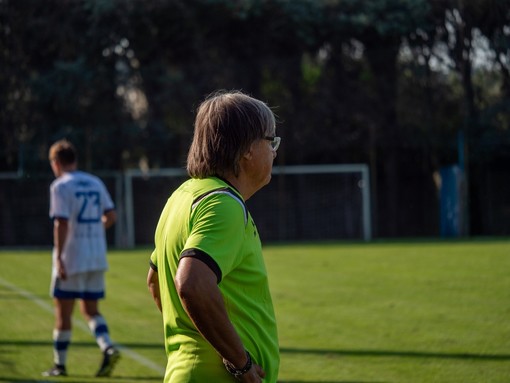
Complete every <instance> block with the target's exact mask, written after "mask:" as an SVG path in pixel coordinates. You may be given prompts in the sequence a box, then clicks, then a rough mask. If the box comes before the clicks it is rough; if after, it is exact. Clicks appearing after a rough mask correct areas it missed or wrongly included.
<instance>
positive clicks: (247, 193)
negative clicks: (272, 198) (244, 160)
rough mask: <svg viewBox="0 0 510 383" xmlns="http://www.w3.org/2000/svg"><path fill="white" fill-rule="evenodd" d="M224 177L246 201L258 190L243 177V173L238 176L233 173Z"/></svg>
mask: <svg viewBox="0 0 510 383" xmlns="http://www.w3.org/2000/svg"><path fill="white" fill-rule="evenodd" d="M222 178H223V179H224V180H226V181H227V182H228V183H230V184H231V185H232V186H233V187H235V188H236V189H237V191H238V192H239V193H240V194H241V196H242V197H243V199H244V200H245V201H247V200H248V199H249V198H250V197H251V196H252V195H253V194H255V192H256V190H254V189H253V188H252V187H250V183H249V182H248V180H247V179H246V177H243V175H242V174H240V175H239V176H237V177H236V176H234V175H233V174H229V175H225V176H223V177H222Z"/></svg>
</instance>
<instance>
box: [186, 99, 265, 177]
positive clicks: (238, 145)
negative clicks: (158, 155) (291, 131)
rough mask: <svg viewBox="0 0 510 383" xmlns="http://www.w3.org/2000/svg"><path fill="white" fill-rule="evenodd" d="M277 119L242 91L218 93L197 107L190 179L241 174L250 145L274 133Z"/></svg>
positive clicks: (189, 170) (262, 103)
mask: <svg viewBox="0 0 510 383" xmlns="http://www.w3.org/2000/svg"><path fill="white" fill-rule="evenodd" d="M274 126H275V116H274V114H273V112H272V110H271V109H270V108H269V107H268V106H267V105H266V104H265V103H264V102H262V101H260V100H257V99H255V98H253V97H250V96H248V95H247V94H245V93H243V92H241V91H230V92H227V91H219V92H215V93H213V94H211V95H209V96H208V97H207V98H206V99H205V101H204V102H202V104H200V106H199V107H198V110H197V116H196V118H195V130H194V134H193V141H192V143H191V146H190V149H189V152H188V161H187V171H188V174H189V175H190V177H193V178H206V177H210V176H220V177H221V176H224V175H226V174H233V175H235V176H237V175H238V174H239V161H240V159H241V157H242V155H243V154H245V153H246V152H247V151H248V150H249V148H250V145H251V144H252V143H253V142H254V141H255V140H258V139H261V138H264V137H265V136H267V135H268V134H271V133H270V132H273V131H274Z"/></svg>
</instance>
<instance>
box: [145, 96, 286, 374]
mask: <svg viewBox="0 0 510 383" xmlns="http://www.w3.org/2000/svg"><path fill="white" fill-rule="evenodd" d="M279 143H280V138H279V137H276V136H275V119H274V115H273V113H272V111H271V110H270V109H269V107H268V106H267V105H266V104H264V103H263V102H261V101H259V100H256V99H254V98H252V97H249V96H247V95H245V94H243V93H241V92H223V93H216V94H214V95H212V96H210V97H209V98H207V99H206V100H205V101H204V102H203V103H202V104H201V105H200V107H199V109H198V113H197V117H196V120H195V132H194V137H193V142H192V144H191V147H190V150H189V153H188V163H187V169H188V173H189V175H190V177H191V179H190V180H188V181H186V182H184V183H183V184H182V185H181V186H180V187H179V188H178V189H177V190H176V191H175V192H174V193H173V194H172V195H171V197H170V198H169V200H168V202H167V204H166V206H165V207H164V209H163V212H162V213H161V217H160V220H159V223H158V226H157V228H156V234H155V249H154V252H153V253H152V255H151V259H150V262H151V267H150V268H149V275H148V277H147V283H148V286H149V290H150V291H151V294H152V296H153V298H154V300H155V302H156V305H157V306H158V308H159V309H160V310H161V312H162V314H163V322H164V334H165V347H166V352H167V355H168V364H167V369H166V374H165V382H171V383H183V382H215V383H221V382H232V381H234V380H235V379H238V380H239V381H242V382H262V381H264V382H269V383H274V382H276V380H277V375H278V367H279V351H278V335H277V328H276V319H275V315H274V310H273V304H272V300H271V295H270V292H269V286H268V280H267V272H266V268H265V265H264V259H263V257H262V248H261V243H260V238H259V236H258V232H257V228H256V226H255V223H254V222H253V219H252V217H251V215H250V213H249V212H248V210H247V208H246V205H245V201H246V200H248V199H249V198H250V197H251V196H252V195H253V194H254V193H255V192H257V191H258V190H259V189H260V188H262V187H263V186H265V185H266V184H267V183H269V181H270V179H271V170H272V164H273V160H274V158H275V157H276V150H277V149H278V145H279Z"/></svg>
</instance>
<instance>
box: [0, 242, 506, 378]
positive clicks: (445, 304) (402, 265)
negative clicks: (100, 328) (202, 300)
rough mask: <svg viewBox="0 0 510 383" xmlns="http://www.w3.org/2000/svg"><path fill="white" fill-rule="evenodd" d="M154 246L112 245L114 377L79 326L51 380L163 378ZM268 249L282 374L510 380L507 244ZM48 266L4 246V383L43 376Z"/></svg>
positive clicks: (106, 310)
mask: <svg viewBox="0 0 510 383" xmlns="http://www.w3.org/2000/svg"><path fill="white" fill-rule="evenodd" d="M149 253H150V250H149V249H145V250H136V251H111V252H110V264H111V271H110V272H108V274H107V284H108V286H107V293H108V296H107V299H106V301H104V302H102V311H103V314H104V315H105V316H106V318H107V319H108V321H109V326H110V331H111V335H112V337H113V339H114V340H115V341H116V342H118V343H120V344H122V345H123V346H124V347H126V348H127V350H125V352H124V355H123V359H122V360H121V362H120V363H119V365H118V367H117V369H116V370H115V373H114V376H113V377H111V378H110V379H109V380H108V379H97V378H93V377H92V375H93V373H94V372H95V371H96V369H97V367H98V365H99V362H100V354H99V352H98V350H97V348H96V346H95V343H94V341H93V340H92V338H91V336H90V335H89V334H88V333H87V332H86V331H84V330H83V329H82V328H81V327H80V325H78V327H77V328H76V329H75V331H74V333H73V344H72V346H71V348H70V351H69V361H68V370H69V373H70V376H69V377H67V378H59V379H54V380H53V381H57V380H58V381H62V382H100V381H110V382H126V383H130V382H138V383H139V382H156V381H161V380H162V379H161V377H162V374H161V371H162V370H163V369H164V366H165V359H166V358H165V355H164V350H163V344H162V340H163V338H162V325H161V320H160V317H159V315H158V311H157V309H156V308H155V306H154V304H153V302H152V300H151V298H150V296H149V293H148V292H147V288H146V285H145V277H146V273H147V267H148V264H147V259H148V256H149ZM265 256H266V263H267V267H268V272H269V275H270V281H271V289H272V293H273V299H274V303H275V308H276V313H277V319H278V323H279V332H280V347H281V356H282V363H281V369H280V378H279V381H280V382H281V383H304V382H329V383H369V382H370V383H382V382H385V383H388V382H391V383H422V382H423V383H432V382H437V383H448V382H459V383H484V382H490V383H498V382H501V383H503V382H505V383H506V382H508V381H509V379H510V378H509V377H510V272H509V271H510V242H507V241H504V240H499V241H498V240H495V241H490V240H486V241H466V242H462V241H459V242H413V243H406V242H389V243H370V244H346V243H344V244H317V245H314V244H301V245H279V246H267V247H265ZM49 273H50V254H49V250H48V251H3V252H0V382H48V381H49V380H48V379H44V380H43V378H42V377H40V372H41V371H43V370H44V369H46V368H48V367H49V366H50V365H51V360H52V350H51V348H52V345H51V331H52V327H53V315H52V313H51V310H49V308H50V307H51V300H50V299H49V297H48V285H49ZM78 321H81V319H80V317H79V314H77V316H76V322H78ZM81 326H82V325H81Z"/></svg>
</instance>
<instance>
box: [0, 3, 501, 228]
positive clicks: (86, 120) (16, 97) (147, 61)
mask: <svg viewBox="0 0 510 383" xmlns="http://www.w3.org/2000/svg"><path fill="white" fill-rule="evenodd" d="M509 9H510V1H509V0H503V1H496V0H477V1H467V0H460V1H458V0H455V1H454V0H448V1H442V0H365V1H358V0H321V1H317V0H293V1H288V0H244V1H231V0H190V1H186V2H184V1H177V0H154V1H150V2H147V1H143V0H130V1H121V0H101V1H97V0H80V1H73V2H64V3H62V2H61V1H58V0H48V1H45V2H44V3H41V2H37V1H32V0H1V1H0V34H1V39H0V60H1V64H0V65H1V67H2V71H1V72H0V89H1V91H0V104H1V105H2V108H1V109H0V116H1V120H0V121H1V123H0V137H1V138H0V140H1V142H2V146H1V147H0V159H1V160H0V171H19V172H20V174H25V175H28V176H36V175H37V174H40V173H41V172H49V168H48V165H47V160H46V156H47V153H46V152H47V149H48V147H49V145H50V144H51V143H52V142H53V141H54V140H55V139H58V138H61V137H64V136H67V137H69V138H71V139H72V140H73V141H75V142H76V143H77V144H78V146H79V150H80V154H81V158H82V166H83V167H85V168H86V169H88V170H103V169H111V170H118V169H126V168H132V167H138V166H140V163H146V164H148V166H150V167H156V168H157V167H172V166H178V167H181V166H183V165H184V161H185V158H186V152H187V149H188V145H189V142H190V139H191V134H192V124H193V114H194V109H195V108H196V107H197V105H198V104H199V102H200V101H201V100H202V99H203V98H204V97H205V96H206V95H207V94H208V93H210V92H212V91H214V90H216V89H220V88H223V89H233V88H235V89H242V90H244V91H246V92H248V93H251V94H252V95H254V96H255V97H259V98H262V99H263V100H265V101H267V102H268V103H269V104H270V105H272V106H274V107H275V111H276V113H277V114H278V116H279V120H280V124H279V125H278V131H279V134H280V135H282V136H283V137H284V140H283V144H282V146H281V149H280V151H279V155H278V157H277V163H278V164H279V165H284V164H298V163H299V164H301V163H338V162H364V163H369V164H370V166H371V168H372V173H373V174H374V180H373V181H374V185H375V186H374V187H376V188H380V190H378V191H377V192H376V193H374V195H375V196H376V198H377V199H378V200H379V201H380V203H379V204H380V205H384V206H388V207H389V209H390V210H389V211H388V212H387V214H389V215H391V216H398V215H399V214H401V213H400V212H399V211H397V209H396V204H395V201H398V199H399V196H398V193H399V187H398V185H400V184H401V183H402V181H403V180H402V175H401V174H406V173H407V172H410V171H412V169H415V168H419V169H421V170H420V171H421V172H422V177H423V178H424V181H423V182H425V183H427V185H426V186H427V187H429V188H431V190H432V184H431V181H430V180H431V177H430V174H431V173H432V172H434V171H436V170H437V169H438V168H439V167H441V166H445V165H450V164H452V163H455V162H456V161H457V151H458V148H457V141H456V140H457V132H458V131H459V130H464V131H465V132H466V134H467V140H466V142H467V144H468V146H469V153H470V154H472V155H473V156H474V157H473V159H472V162H473V163H474V162H476V161H475V160H476V159H477V158H482V157H483V158H484V161H485V162H486V163H487V166H490V164H491V163H497V162H498V161H501V159H508V154H507V153H508V152H509V151H508V146H507V144H506V143H507V142H508V139H507V138H506V137H507V135H508V121H509V117H508V116H509V110H508V105H509V99H510V66H509V62H510V57H509V55H508V52H509V45H510V37H509V36H510V34H509V30H510V29H509V28H510V11H509ZM484 41H486V44H485V46H482V48H481V51H482V53H483V54H484V55H485V58H486V60H485V65H484V67H483V70H485V71H486V73H487V74H486V76H488V77H489V78H490V79H491V81H490V82H486V81H484V80H483V78H484V77H483V76H482V75H481V74H480V70H481V69H480V66H479V64H477V63H476V62H475V58H476V57H475V51H476V49H477V47H478V45H479V44H480V43H481V42H484ZM484 76H485V75H484ZM489 84H490V89H488V88H487V87H488V86H489ZM490 142H497V143H498V145H492V146H490V148H491V149H490V150H488V149H487V147H486V146H484V145H486V144H487V143H489V144H488V145H490ZM310 143H313V145H310ZM468 161H469V159H468ZM468 166H475V165H471V164H470V163H468ZM482 170H483V169H478V171H482ZM378 185H381V186H378ZM384 185H387V186H384ZM433 198H434V197H432V199H433ZM375 202H376V203H375V204H374V205H375V206H377V205H378V204H377V202H378V201H375ZM398 221H399V219H398V218H397V219H396V220H395V222H397V224H398ZM388 228H389V231H390V232H394V231H395V230H396V228H392V227H391V225H390V226H388ZM393 234H394V233H393Z"/></svg>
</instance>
